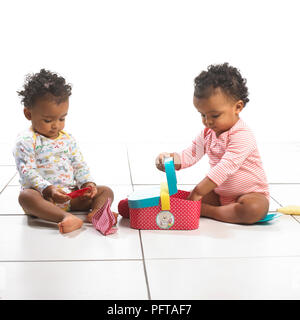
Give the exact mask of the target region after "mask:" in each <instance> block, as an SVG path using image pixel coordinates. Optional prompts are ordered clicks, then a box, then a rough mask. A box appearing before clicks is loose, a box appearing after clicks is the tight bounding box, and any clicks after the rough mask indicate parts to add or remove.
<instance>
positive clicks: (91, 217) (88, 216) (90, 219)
mask: <svg viewBox="0 0 300 320" xmlns="http://www.w3.org/2000/svg"><path fill="white" fill-rule="evenodd" d="M97 211H98V209H94V210H93V211H91V212H90V213H89V214H88V215H87V221H88V222H90V223H92V219H93V216H94V214H95V213H96V212H97ZM113 215H114V216H115V223H114V226H115V225H116V224H117V222H118V215H119V214H118V213H116V212H113Z"/></svg>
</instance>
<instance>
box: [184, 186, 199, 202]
mask: <svg viewBox="0 0 300 320" xmlns="http://www.w3.org/2000/svg"><path fill="white" fill-rule="evenodd" d="M201 198H202V195H200V194H198V193H197V192H195V189H194V190H193V191H192V192H191V193H190V194H189V196H188V197H187V200H190V201H200V200H201Z"/></svg>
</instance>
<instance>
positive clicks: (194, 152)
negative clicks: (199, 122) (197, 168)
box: [155, 132, 205, 171]
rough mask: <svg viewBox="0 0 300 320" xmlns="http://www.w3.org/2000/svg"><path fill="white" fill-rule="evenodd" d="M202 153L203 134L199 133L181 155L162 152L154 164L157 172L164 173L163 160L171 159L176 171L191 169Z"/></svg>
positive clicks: (203, 152)
mask: <svg viewBox="0 0 300 320" xmlns="http://www.w3.org/2000/svg"><path fill="white" fill-rule="evenodd" d="M204 154H205V151H204V132H201V133H200V134H199V135H198V136H197V137H196V138H195V139H194V140H193V142H192V144H191V145H190V146H189V147H188V148H186V149H185V150H183V151H182V152H181V153H176V152H173V153H167V152H163V153H161V154H159V155H158V156H157V158H156V160H155V164H156V167H157V169H158V170H161V171H165V167H164V159H165V158H168V157H172V158H173V160H174V166H175V169H176V170H180V169H184V168H188V167H191V166H192V165H194V164H195V163H196V162H198V161H199V160H200V159H201V158H202V157H203V155H204Z"/></svg>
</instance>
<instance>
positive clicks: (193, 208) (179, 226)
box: [129, 190, 201, 230]
mask: <svg viewBox="0 0 300 320" xmlns="http://www.w3.org/2000/svg"><path fill="white" fill-rule="evenodd" d="M189 194H190V193H189V192H187V191H182V190H178V192H177V193H176V194H174V195H172V196H170V206H171V208H170V212H171V213H172V214H173V216H174V224H173V226H172V227H170V228H169V229H166V230H194V229H198V227H199V218H200V211H201V201H189V200H186V199H187V197H188V195H189ZM159 212H161V204H160V202H159V205H158V206H155V207H148V208H129V214H130V226H131V228H134V229H142V230H164V229H162V228H160V227H159V226H158V225H157V223H156V217H157V215H158V213H159Z"/></svg>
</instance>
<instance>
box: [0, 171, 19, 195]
mask: <svg viewBox="0 0 300 320" xmlns="http://www.w3.org/2000/svg"><path fill="white" fill-rule="evenodd" d="M16 174H17V172H15V173H14V175H13V176H12V178H10V179H9V181H8V182H7V184H6V185H5V186H4V187H3V188H2V190H1V191H0V194H1V193H2V192H3V191H4V190H5V188H6V187H7V186H8V185H9V183H10V182H11V181H12V180H13V179H14V177H15V176H16Z"/></svg>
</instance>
